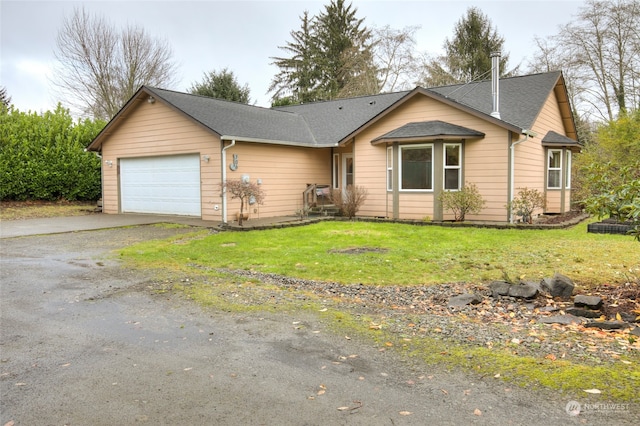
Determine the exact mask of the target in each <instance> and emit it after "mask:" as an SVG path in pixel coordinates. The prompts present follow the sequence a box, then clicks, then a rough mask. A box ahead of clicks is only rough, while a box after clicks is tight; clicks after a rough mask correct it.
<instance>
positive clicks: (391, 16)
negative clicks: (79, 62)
mask: <svg viewBox="0 0 640 426" xmlns="http://www.w3.org/2000/svg"><path fill="white" fill-rule="evenodd" d="M328 3H329V0H324V1H306V0H295V1H292V0H290V1H275V0H253V1H249V0H236V1H220V0H199V1H187V0H172V1H163V0H154V1H144V0H142V1H120V0H111V1H78V2H74V1H51V0H44V1H29V0H19V1H16V0H13V1H12V0H1V1H0V28H1V30H0V31H1V33H0V36H1V51H0V52H1V53H0V54H1V56H0V59H1V64H2V67H1V70H0V86H4V87H6V89H7V92H8V94H9V96H11V98H12V103H13V104H14V105H15V106H16V107H17V108H18V109H20V110H21V111H28V110H31V111H37V112H42V111H46V110H51V109H54V108H55V105H56V103H57V101H58V99H57V97H56V94H55V90H54V88H53V85H52V84H51V81H50V77H51V69H52V67H53V66H54V63H55V62H54V61H55V59H54V55H53V52H54V49H55V38H56V34H57V32H58V30H59V29H60V27H61V22H62V20H63V19H64V17H65V16H69V15H70V14H71V13H72V12H73V9H74V7H77V6H84V7H85V9H86V10H88V11H90V12H95V13H97V14H100V15H102V16H104V17H105V18H107V19H108V20H109V21H111V22H112V23H114V24H116V25H118V26H120V25H122V26H124V25H126V24H136V25H139V26H142V27H143V28H144V29H145V30H146V31H147V32H148V33H149V34H150V35H152V36H154V37H160V38H166V39H167V40H168V41H169V43H170V45H171V46H172V49H173V54H174V59H175V60H176V62H177V63H178V66H179V68H178V78H177V81H178V83H177V84H176V85H175V86H174V87H167V89H173V90H179V91H186V90H187V89H188V88H189V87H190V86H191V85H192V83H193V82H195V81H201V80H202V77H203V73H204V72H208V71H211V70H216V71H219V70H221V69H222V68H224V67H228V68H229V69H230V70H231V71H233V72H234V73H235V74H236V76H237V78H238V81H239V83H240V84H241V85H244V84H248V85H249V88H250V90H251V93H250V96H251V99H252V103H255V104H256V105H259V106H269V105H270V103H269V99H270V95H268V94H267V93H266V92H267V89H268V86H269V83H270V82H271V79H272V78H273V76H274V75H275V74H276V73H277V71H278V70H277V68H276V67H274V66H273V65H270V63H271V62H272V60H271V59H270V57H273V56H282V55H283V51H282V50H280V49H278V46H283V45H285V44H286V42H287V41H290V40H291V37H290V35H289V33H290V32H291V31H292V30H298V29H300V16H301V15H302V14H303V12H304V11H305V10H308V11H309V12H310V15H316V14H318V13H319V12H320V11H321V10H323V6H324V5H325V4H328ZM583 3H584V1H582V0H556V1H543V0H511V1H496V0H476V1H458V0H449V1H446V0H353V1H352V4H353V6H355V7H356V8H357V9H358V12H357V16H358V17H360V18H364V19H365V25H367V26H368V27H383V26H385V25H390V26H391V27H392V28H396V29H401V28H404V27H406V26H413V25H419V26H420V27H421V29H420V30H418V32H417V33H416V38H417V42H418V45H417V48H418V49H419V50H420V51H422V52H427V53H429V54H432V55H437V54H439V53H441V52H442V44H443V42H444V40H445V38H451V37H452V34H453V27H454V25H455V23H456V22H457V21H458V20H459V19H460V18H461V17H462V16H463V15H465V14H466V11H467V9H468V8H469V7H470V6H474V5H475V6H477V7H479V8H480V9H481V10H482V12H483V13H484V14H486V15H487V16H488V17H489V19H490V20H491V22H492V24H493V26H494V27H496V28H497V30H498V33H499V34H500V35H502V36H503V37H504V38H505V51H506V52H508V53H509V54H510V65H511V66H512V67H513V66H515V65H517V64H518V63H522V64H523V66H525V67H526V65H527V62H528V60H529V58H531V57H532V54H533V52H534V50H535V49H534V43H533V39H534V36H536V35H538V36H542V37H545V36H548V35H551V34H555V33H557V32H558V27H559V26H560V25H562V24H566V23H568V22H569V21H570V19H571V17H572V16H574V15H575V14H576V13H577V11H578V9H579V8H580V7H581V6H582V5H583Z"/></svg>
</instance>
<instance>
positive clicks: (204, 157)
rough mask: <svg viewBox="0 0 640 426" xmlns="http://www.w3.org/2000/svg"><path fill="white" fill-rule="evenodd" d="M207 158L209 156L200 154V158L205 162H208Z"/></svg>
mask: <svg viewBox="0 0 640 426" xmlns="http://www.w3.org/2000/svg"><path fill="white" fill-rule="evenodd" d="M209 158H211V157H209V156H208V155H203V156H202V160H204V162H205V163H208V162H209Z"/></svg>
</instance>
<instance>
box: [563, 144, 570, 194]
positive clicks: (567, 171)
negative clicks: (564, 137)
mask: <svg viewBox="0 0 640 426" xmlns="http://www.w3.org/2000/svg"><path fill="white" fill-rule="evenodd" d="M566 154H567V155H566V164H565V167H566V169H565V171H564V173H565V180H564V182H565V184H564V187H565V189H571V151H566Z"/></svg>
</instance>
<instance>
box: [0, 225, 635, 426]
mask: <svg viewBox="0 0 640 426" xmlns="http://www.w3.org/2000/svg"><path fill="white" fill-rule="evenodd" d="M179 232H185V229H164V228H162V227H155V226H139V227H134V228H126V229H124V228H119V229H109V230H99V231H87V232H75V233H67V234H56V235H44V236H31V237H21V238H7V239H3V240H2V241H1V242H0V256H1V258H0V280H1V283H2V285H1V287H0V303H1V305H0V308H1V315H2V317H1V323H0V332H1V335H0V351H1V354H0V358H1V363H0V386H1V389H0V390H1V393H0V401H1V404H2V405H1V412H0V425H5V424H10V425H13V424H15V425H113V424H119V425H131V424H145V423H146V424H154V425H158V424H171V425H175V424H180V425H206V424H211V425H214V424H215V425H245V424H251V425H261V424H264V425H342V424H345V425H347V424H348V425H408V424H416V425H418V424H419V425H424V424H433V425H449V424H450V425H459V424H487V425H489V424H490V425H494V424H502V425H520V424H522V425H534V424H544V425H548V424H555V425H560V424H569V425H572V424H583V423H584V422H586V423H587V424H598V423H600V422H601V421H604V420H607V423H609V424H627V423H628V424H633V419H626V418H625V413H622V414H619V415H617V417H615V418H614V417H611V416H610V413H609V414H608V415H607V416H604V417H603V416H599V415H598V413H595V414H593V415H592V416H585V415H581V416H579V417H572V416H569V415H568V414H567V413H566V411H565V407H566V405H567V403H568V402H569V401H567V400H566V399H565V398H562V397H559V398H555V396H554V395H542V394H539V393H533V392H531V391H527V390H523V389H519V388H511V387H510V386H508V385H506V384H505V383H502V382H500V381H498V380H495V379H493V378H484V379H482V378H478V377H473V376H470V375H465V374H461V373H454V372H447V371H444V370H442V369H440V368H438V367H434V366H416V365H415V364H407V363H405V362H403V361H402V360H401V359H400V358H399V357H397V356H396V355H395V354H394V353H393V352H391V351H380V350H379V349H378V348H377V347H374V346H373V345H371V344H368V343H367V342H361V341H358V340H357V339H350V340H348V339H346V338H345V336H341V335H334V334H332V333H331V332H329V331H328V330H327V328H326V327H325V325H324V324H323V323H322V322H321V320H319V319H318V318H316V317H314V316H313V315H312V314H309V313H302V314H296V316H288V315H286V314H282V315H277V314H253V313H251V314H229V313H221V312H215V311H210V310H205V309H203V308H200V307H198V306H195V305H193V304H190V303H189V302H187V301H184V300H182V299H180V298H178V297H175V296H171V295H154V294H153V293H152V292H150V291H148V289H147V285H146V283H147V282H149V278H150V277H147V276H145V274H144V272H141V271H130V270H126V269H123V268H122V267H120V265H119V264H118V262H117V257H116V256H114V255H113V253H111V250H114V249H117V248H119V247H124V246H126V245H129V244H132V243H135V242H138V241H143V240H147V239H153V238H164V237H167V236H170V235H173V234H176V233H179ZM627 414H629V413H627ZM626 417H629V416H628V415H626Z"/></svg>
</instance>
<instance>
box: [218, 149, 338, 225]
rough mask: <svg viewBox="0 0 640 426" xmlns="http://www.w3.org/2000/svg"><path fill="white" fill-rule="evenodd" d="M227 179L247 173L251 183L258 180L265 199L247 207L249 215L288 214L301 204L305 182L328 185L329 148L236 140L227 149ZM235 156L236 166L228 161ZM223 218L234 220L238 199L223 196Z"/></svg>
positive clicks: (257, 216) (254, 216)
mask: <svg viewBox="0 0 640 426" xmlns="http://www.w3.org/2000/svg"><path fill="white" fill-rule="evenodd" d="M226 153H227V165H226V166H225V167H227V179H240V178H242V176H243V175H248V176H249V179H250V180H251V181H252V182H256V181H257V180H258V179H260V180H261V181H262V184H261V185H262V189H263V190H264V192H265V200H264V203H263V204H262V205H252V206H249V218H260V217H275V216H291V215H294V214H295V213H296V210H299V209H301V208H302V206H303V193H304V191H305V189H307V184H314V183H315V184H321V185H330V184H331V149H330V148H324V149H318V148H299V147H290V146H284V145H266V144H258V143H247V142H241V141H239V142H236V145H235V146H233V147H231V148H229V149H228V150H227V151H226ZM234 154H237V155H238V169H237V170H235V171H231V170H230V169H229V163H231V161H232V160H231V159H232V157H233V155H234ZM227 197H228V199H227V220H229V221H231V220H235V219H236V215H237V213H238V212H239V211H240V201H239V200H237V199H234V200H232V199H231V197H230V196H229V195H228V196H227ZM245 211H246V210H245Z"/></svg>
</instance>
